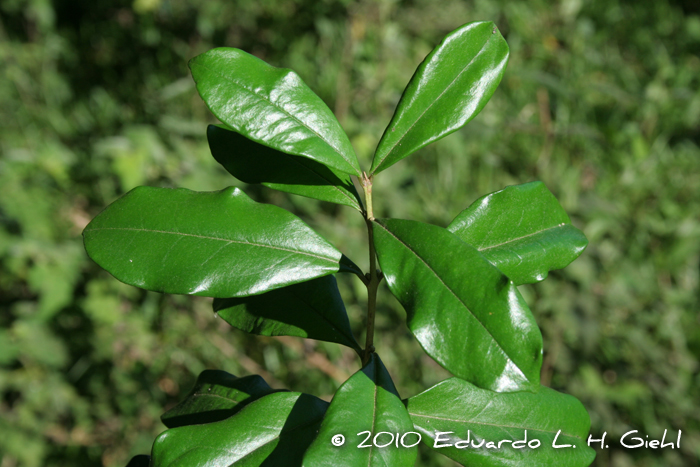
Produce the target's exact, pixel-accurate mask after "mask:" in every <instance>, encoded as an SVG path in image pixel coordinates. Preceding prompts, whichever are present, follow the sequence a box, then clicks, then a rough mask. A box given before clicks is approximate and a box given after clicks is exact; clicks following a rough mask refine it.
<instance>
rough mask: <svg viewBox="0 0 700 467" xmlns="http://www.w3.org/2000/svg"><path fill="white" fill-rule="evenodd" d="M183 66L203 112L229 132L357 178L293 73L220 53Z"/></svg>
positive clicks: (341, 139)
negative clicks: (235, 132) (190, 73)
mask: <svg viewBox="0 0 700 467" xmlns="http://www.w3.org/2000/svg"><path fill="white" fill-rule="evenodd" d="M189 66H190V70H191V71H192V76H193V78H194V80H195V83H196V85H197V90H198V91H199V94H200V96H201V97H202V99H203V100H204V102H205V103H206V104H207V107H209V109H210V110H211V112H212V113H213V114H214V115H215V116H216V117H217V118H218V119H219V120H221V121H222V122H223V123H225V124H226V125H227V126H229V127H230V128H232V129H234V130H235V131H237V132H238V133H241V134H243V135H245V136H246V137H248V138H250V139H252V140H253V141H257V142H259V143H261V144H264V145H266V146H269V147H272V148H274V149H277V150H279V151H282V152H286V153H289V154H295V155H299V156H303V157H308V158H311V159H314V160H316V161H318V162H320V163H322V164H325V165H328V166H330V167H334V168H336V169H338V170H340V171H342V172H345V173H349V174H353V175H357V176H359V175H360V174H361V172H360V166H359V163H358V162H357V156H356V155H355V152H354V150H353V149H352V145H351V144H350V141H349V140H348V137H347V135H346V134H345V132H344V131H343V129H342V128H341V127H340V124H339V123H338V120H336V118H335V117H334V116H333V113H332V112H331V111H330V109H329V108H328V106H326V104H325V103H323V101H322V100H321V99H320V98H319V97H318V96H317V95H316V94H315V93H314V92H313V91H311V89H309V88H308V86H306V84H305V83H304V82H303V81H302V80H301V78H300V77H299V76H298V75H297V74H296V73H294V72H293V71H291V70H289V69H283V68H275V67H273V66H271V65H268V64H267V63H265V62H264V61H262V60H260V59H259V58H257V57H255V56H253V55H250V54H247V53H246V52H243V51H242V50H238V49H234V48H226V47H221V48H216V49H212V50H210V51H208V52H206V53H204V54H201V55H198V56H197V57H195V58H193V59H192V60H190V63H189Z"/></svg>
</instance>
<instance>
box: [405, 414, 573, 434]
mask: <svg viewBox="0 0 700 467" xmlns="http://www.w3.org/2000/svg"><path fill="white" fill-rule="evenodd" d="M408 414H409V415H410V416H412V417H422V418H430V419H434V420H442V421H445V422H457V423H473V424H474V425H481V426H493V427H497V428H515V429H518V430H532V431H538V432H540V433H549V434H552V435H555V434H557V431H559V430H557V431H550V430H543V429H540V428H530V427H524V426H514V425H501V424H499V423H485V422H475V421H473V420H472V419H469V420H455V419H454V418H447V417H439V416H436V415H423V414H419V413H412V412H411V411H409V412H408ZM562 434H563V435H564V436H569V437H572V438H577V439H583V438H581V437H580V436H577V435H572V434H569V433H565V432H564V430H562Z"/></svg>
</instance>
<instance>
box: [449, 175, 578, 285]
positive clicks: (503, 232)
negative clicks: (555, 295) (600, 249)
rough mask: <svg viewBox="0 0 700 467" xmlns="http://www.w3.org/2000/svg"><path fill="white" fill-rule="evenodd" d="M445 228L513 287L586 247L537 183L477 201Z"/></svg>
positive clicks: (567, 260)
mask: <svg viewBox="0 0 700 467" xmlns="http://www.w3.org/2000/svg"><path fill="white" fill-rule="evenodd" d="M447 230H449V231H450V232H452V233H454V234H455V235H457V236H458V237H459V238H460V239H462V241H464V242H466V243H468V244H470V245H471V246H473V247H474V248H476V249H477V250H479V251H480V252H481V254H482V255H484V257H485V258H486V259H488V260H489V261H490V262H491V264H493V265H494V266H496V267H497V268H498V269H500V270H501V271H502V272H503V273H504V274H505V275H506V276H508V277H509V278H510V280H512V281H513V282H515V284H516V285H520V284H532V283H534V282H539V281H541V280H544V279H545V278H546V277H547V273H548V272H549V271H552V270H554V269H561V268H563V267H565V266H566V265H568V264H569V263H571V262H572V261H573V260H575V259H576V258H578V256H579V255H580V254H581V252H583V250H584V249H585V248H586V245H588V240H586V237H585V235H583V232H581V231H580V230H578V229H577V228H576V227H574V226H573V225H571V220H570V219H569V216H567V215H566V212H564V210H563V209H562V207H561V206H560V205H559V202H557V200H556V198H555V197H554V195H552V193H550V191H549V190H548V189H547V187H545V186H544V183H542V182H531V183H525V184H523V185H515V186H509V187H507V188H505V189H503V190H500V191H496V192H495V193H491V194H489V195H486V196H483V197H481V198H479V199H478V200H476V201H475V202H474V203H472V205H471V206H469V207H468V208H467V209H465V210H464V211H462V212H461V213H460V214H459V215H458V216H457V217H456V218H455V219H454V220H453V221H452V223H451V224H450V225H449V226H447Z"/></svg>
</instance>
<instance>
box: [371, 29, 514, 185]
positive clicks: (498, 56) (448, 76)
mask: <svg viewBox="0 0 700 467" xmlns="http://www.w3.org/2000/svg"><path fill="white" fill-rule="evenodd" d="M508 54H509V51H508V44H506V41H505V40H504V39H503V37H502V36H501V33H500V32H499V31H498V29H497V28H496V26H495V25H494V24H493V23H492V22H490V21H486V22H475V23H468V24H465V25H464V26H462V27H460V28H458V29H456V30H454V31H452V32H451V33H450V34H448V35H447V36H446V37H445V38H444V39H443V40H442V42H441V43H440V44H439V45H438V46H437V47H435V49H433V51H432V52H430V54H429V55H428V56H427V57H426V58H425V60H423V63H421V64H420V66H418V69H417V70H416V73H415V74H414V75H413V77H412V78H411V81H410V82H409V83H408V86H406V90H405V91H404V93H403V96H401V100H400V101H399V105H398V106H397V107H396V111H395V112H394V116H393V117H392V119H391V122H390V123H389V126H387V128H386V130H385V131H384V135H382V139H381V140H380V141H379V145H378V146H377V150H376V152H375V154H374V160H373V161H372V169H371V173H377V172H381V171H382V170H384V169H386V168H387V167H389V166H391V165H393V164H395V163H396V162H398V161H400V160H401V159H403V158H404V157H406V156H409V155H410V154H411V153H413V152H415V151H417V150H418V149H420V148H422V147H424V146H427V145H428V144H430V143H432V142H433V141H437V140H439V139H440V138H443V137H445V136H447V135H449V134H450V133H453V132H454V131H456V130H458V129H460V128H461V127H463V126H464V125H466V124H467V123H468V122H469V121H470V120H471V119H472V118H474V117H475V116H476V115H477V114H478V113H479V112H480V111H481V109H482V108H484V106H485V105H486V103H487V102H488V100H489V99H490V98H491V96H492V95H493V93H494V91H495V90H496V88H497V87H498V83H500V82H501V78H502V77H503V73H504V72H505V68H506V64H507V63H508Z"/></svg>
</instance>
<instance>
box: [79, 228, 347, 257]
mask: <svg viewBox="0 0 700 467" xmlns="http://www.w3.org/2000/svg"><path fill="white" fill-rule="evenodd" d="M98 230H118V231H134V232H148V233H160V234H170V235H182V236H183V237H196V238H203V239H205V240H216V241H221V242H226V243H227V244H231V243H235V244H239V245H250V246H254V247H259V248H270V249H272V250H279V251H286V252H288V253H294V254H299V255H304V256H311V257H313V258H318V259H321V260H324V261H327V262H329V263H335V261H333V260H332V259H329V258H327V257H325V256H319V255H314V254H313V253H307V252H305V251H300V250H291V249H289V248H282V247H278V246H273V245H267V244H265V243H255V242H242V241H239V240H230V239H227V238H219V237H209V236H206V235H197V234H188V233H183V232H169V231H167V230H155V229H137V228H135V227H96V228H92V229H89V230H87V231H86V233H90V232H96V231H98Z"/></svg>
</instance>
